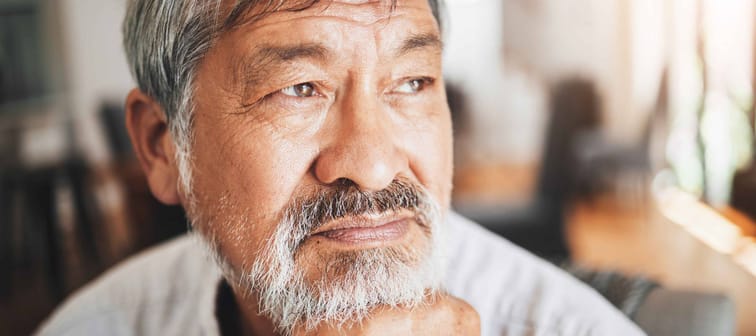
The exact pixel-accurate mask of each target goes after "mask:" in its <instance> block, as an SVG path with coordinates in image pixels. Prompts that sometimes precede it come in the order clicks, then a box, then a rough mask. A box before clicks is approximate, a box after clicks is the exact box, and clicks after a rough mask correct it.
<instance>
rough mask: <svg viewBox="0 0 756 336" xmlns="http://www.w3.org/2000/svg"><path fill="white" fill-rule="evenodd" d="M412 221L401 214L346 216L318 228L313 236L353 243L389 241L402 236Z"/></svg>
mask: <svg viewBox="0 0 756 336" xmlns="http://www.w3.org/2000/svg"><path fill="white" fill-rule="evenodd" d="M411 223H412V218H411V217H410V216H400V215H394V216H381V217H378V218H368V217H346V218H340V219H337V220H335V221H333V222H332V223H328V224H326V225H324V226H322V227H320V228H318V229H317V230H316V231H315V232H313V233H312V234H311V237H323V238H326V239H328V240H332V241H337V242H342V243H351V244H360V243H370V242H388V241H393V240H398V239H400V238H402V237H403V236H404V235H405V234H406V233H407V231H408V230H409V228H410V225H411Z"/></svg>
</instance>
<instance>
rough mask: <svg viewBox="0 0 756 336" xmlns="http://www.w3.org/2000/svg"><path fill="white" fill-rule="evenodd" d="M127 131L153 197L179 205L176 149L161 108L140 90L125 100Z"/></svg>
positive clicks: (136, 90) (135, 90)
mask: <svg viewBox="0 0 756 336" xmlns="http://www.w3.org/2000/svg"><path fill="white" fill-rule="evenodd" d="M126 128H127V130H128V132H129V137H130V138H131V143H132V145H133V147H134V152H135V153H136V156H137V158H138V159H139V163H140V164H141V166H142V170H144V173H145V176H146V177H147V183H148V184H149V186H150V190H151V191H152V194H153V195H154V196H155V197H156V198H157V199H158V200H160V201H161V202H163V203H165V204H178V203H179V201H180V198H179V191H178V178H179V174H178V167H177V165H176V162H175V160H174V153H175V147H174V146H175V145H174V143H173V139H172V137H171V134H170V132H169V131H168V124H167V122H166V118H165V113H164V110H163V108H162V107H160V104H158V103H157V102H156V101H155V100H154V99H152V98H151V97H150V96H148V95H146V94H145V93H143V92H142V91H140V90H139V89H133V90H131V92H129V95H128V96H127V97H126Z"/></svg>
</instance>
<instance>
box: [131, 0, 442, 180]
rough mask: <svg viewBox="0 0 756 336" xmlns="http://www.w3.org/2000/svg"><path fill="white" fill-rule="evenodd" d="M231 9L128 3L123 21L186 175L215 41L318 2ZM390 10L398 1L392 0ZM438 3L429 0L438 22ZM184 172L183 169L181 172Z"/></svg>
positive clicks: (191, 2)
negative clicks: (199, 73)
mask: <svg viewBox="0 0 756 336" xmlns="http://www.w3.org/2000/svg"><path fill="white" fill-rule="evenodd" d="M235 1H236V4H235V5H234V6H233V7H232V8H231V10H230V11H229V10H224V9H223V8H222V7H221V3H222V2H223V0H129V3H128V8H127V10H126V17H125V19H124V22H123V44H124V48H125V50H126V57H127V59H128V62H129V67H130V68H131V73H132V76H134V78H135V80H136V82H137V85H138V86H139V89H140V90H142V92H144V93H145V94H147V95H149V96H150V97H152V98H153V99H155V100H156V101H157V102H158V103H159V104H160V106H161V107H162V108H163V110H164V112H165V118H166V121H167V123H168V128H169V130H170V132H171V135H172V136H173V138H174V142H175V144H176V147H177V148H176V161H177V162H178V164H179V171H180V172H182V175H184V174H186V175H190V174H189V173H188V172H189V171H190V170H189V169H188V168H189V166H188V165H189V163H190V157H189V154H190V148H191V142H192V140H191V138H192V137H191V134H192V133H191V130H192V120H193V118H192V114H193V113H192V112H193V104H192V96H193V93H194V77H195V74H196V69H197V66H198V64H199V63H200V62H201V61H202V59H203V57H204V56H205V54H207V52H208V50H209V49H210V47H211V46H212V45H213V43H214V42H215V40H216V38H217V37H218V36H219V35H220V34H222V33H223V32H224V31H227V30H229V29H232V28H234V27H236V26H237V25H238V24H239V23H240V22H241V21H242V20H244V21H250V20H256V19H258V18H260V17H262V16H264V15H267V14H270V13H272V12H275V11H280V10H289V11H297V10H303V9H306V8H308V7H310V6H312V5H313V4H315V3H317V2H318V1H319V0H235ZM391 1H392V2H391V4H392V8H393V6H394V5H395V2H396V0H391ZM438 1H439V0H428V3H429V4H430V6H431V9H432V11H433V15H434V17H435V18H436V21H438V22H439V23H440V20H439V15H438ZM182 168H183V169H182ZM181 180H182V185H181V187H182V188H183V191H184V192H185V193H190V192H191V188H190V186H191V176H181Z"/></svg>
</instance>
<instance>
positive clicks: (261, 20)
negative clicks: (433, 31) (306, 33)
mask: <svg viewBox="0 0 756 336" xmlns="http://www.w3.org/2000/svg"><path fill="white" fill-rule="evenodd" d="M224 7H225V10H226V13H228V14H227V15H226V20H225V23H224V28H225V30H231V31H233V30H239V29H242V30H247V31H249V30H250V29H255V28H260V27H264V26H267V25H271V24H277V23H286V22H287V21H294V20H301V19H307V18H322V19H338V20H343V21H347V22H349V23H352V24H359V25H364V26H369V25H375V24H379V23H388V22H390V21H391V20H392V19H398V18H404V19H409V20H415V21H418V22H421V21H425V24H426V25H427V24H429V23H431V24H432V25H435V26H437V25H438V24H437V22H436V20H435V18H434V17H433V12H432V9H431V8H430V5H429V3H428V0H280V1H260V0H251V1H248V2H239V1H238V0H236V1H234V0H226V1H224ZM429 19H430V20H429ZM428 21H431V22H428ZM282 28H285V27H282Z"/></svg>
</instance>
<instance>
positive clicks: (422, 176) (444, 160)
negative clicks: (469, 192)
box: [405, 113, 453, 209]
mask: <svg viewBox="0 0 756 336" xmlns="http://www.w3.org/2000/svg"><path fill="white" fill-rule="evenodd" d="M411 134H412V136H411V137H410V141H407V145H406V146H407V147H405V150H406V151H407V153H408V156H409V161H410V169H411V170H412V173H413V174H414V175H415V176H416V177H417V179H418V180H419V182H420V183H421V184H422V185H423V186H425V187H426V188H428V191H429V192H430V193H431V194H432V195H433V196H435V198H436V200H437V201H438V202H439V204H440V205H441V206H442V207H443V208H444V209H445V208H447V207H448V206H449V202H450V200H451V187H452V184H451V181H452V173H453V166H452V162H453V157H452V131H451V121H450V118H449V116H448V113H444V114H441V115H437V116H433V117H432V118H429V121H428V123H427V124H426V125H425V127H423V128H421V129H419V130H418V129H416V130H415V131H414V132H412V133H411Z"/></svg>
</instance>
